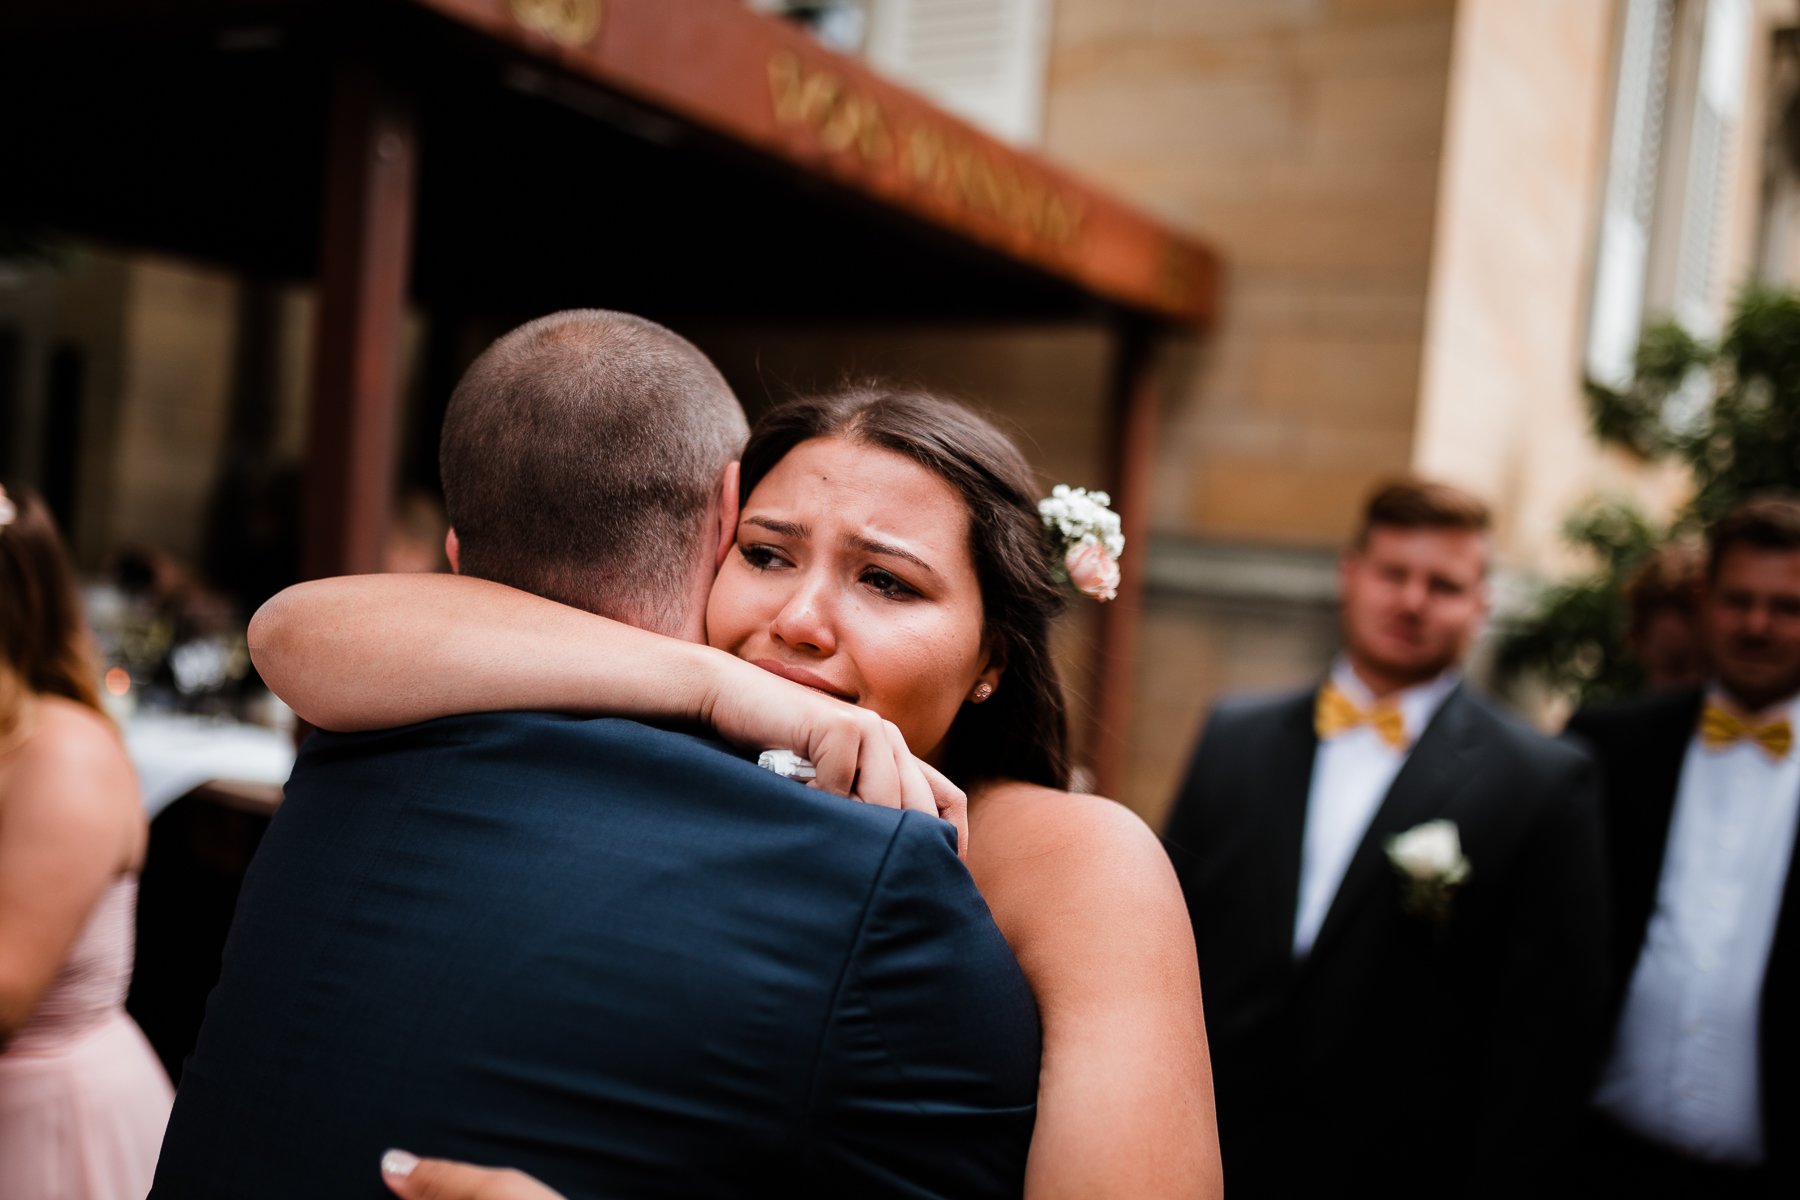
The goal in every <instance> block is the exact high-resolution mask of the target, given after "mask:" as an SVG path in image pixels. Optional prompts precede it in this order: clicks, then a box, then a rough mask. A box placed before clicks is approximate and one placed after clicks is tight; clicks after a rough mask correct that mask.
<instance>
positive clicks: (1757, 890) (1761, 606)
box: [1569, 498, 1800, 1197]
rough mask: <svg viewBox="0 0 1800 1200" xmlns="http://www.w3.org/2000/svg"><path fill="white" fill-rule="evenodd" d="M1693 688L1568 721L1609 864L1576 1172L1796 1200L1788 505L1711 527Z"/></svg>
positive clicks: (1758, 509)
mask: <svg viewBox="0 0 1800 1200" xmlns="http://www.w3.org/2000/svg"><path fill="white" fill-rule="evenodd" d="M1700 631H1701V638H1702V641H1703V643H1704V646H1705V650H1706V653H1707V657H1708V660H1709V661H1710V663H1711V666H1712V670H1713V681H1712V683H1711V684H1710V685H1709V686H1707V687H1704V688H1690V689H1686V690H1683V691H1677V692H1668V693H1661V694H1658V695H1655V696H1651V697H1649V698H1647V699H1643V700H1639V701H1635V702H1631V703H1626V704H1622V705H1618V706H1616V707H1611V708H1595V709H1590V710H1583V711H1582V712H1580V713H1577V714H1576V715H1575V717H1574V719H1573V720H1571V721H1570V723H1569V730H1570V732H1571V734H1573V735H1574V736H1576V737H1578V738H1580V739H1581V740H1583V741H1585V742H1586V743H1587V744H1588V746H1590V747H1591V748H1592V750H1593V752H1594V755H1595V757H1596V759H1597V760H1598V761H1599V764H1600V771H1601V779H1602V789H1603V794H1604V803H1605V816H1606V841H1607V849H1608V851H1609V854H1610V860H1611V864H1612V872H1611V875H1612V886H1613V911H1614V914H1615V916H1616V918H1617V920H1616V924H1615V926H1614V931H1613V937H1612V939H1611V943H1610V951H1611V959H1612V964H1613V968H1614V978H1615V984H1616V987H1615V991H1614V995H1613V1003H1612V1008H1611V1010H1610V1011H1611V1016H1612V1039H1611V1041H1610V1043H1609V1045H1608V1052H1607V1055H1606V1062H1605V1066H1604V1067H1603V1069H1602V1071H1601V1075H1600V1082H1599V1087H1598V1089H1597V1090H1596V1092H1595V1097H1594V1100H1595V1111H1596V1116H1595V1120H1594V1124H1593V1127H1592V1130H1591V1137H1590V1138H1589V1139H1587V1144H1586V1146H1585V1147H1584V1148H1585V1151H1586V1153H1585V1154H1584V1166H1585V1168H1586V1169H1587V1170H1588V1171H1589V1172H1591V1173H1592V1174H1593V1175H1594V1176H1595V1177H1596V1179H1597V1180H1603V1181H1605V1184H1606V1186H1608V1187H1610V1188H1617V1189H1618V1192H1619V1194H1621V1195H1625V1194H1629V1195H1633V1196H1646V1197H1655V1196H1707V1197H1732V1196H1794V1195H1800V1145H1797V1144H1796V1142H1795V1135H1796V1134H1797V1133H1800V1021H1796V1020H1795V1019H1794V1014H1795V1006H1796V1004H1800V878H1797V877H1796V875H1795V872H1794V871H1793V868H1792V864H1793V859H1794V851H1795V839H1796V837H1797V836H1800V833H1797V829H1800V755H1797V754H1796V753H1795V749H1794V745H1793V730H1794V724H1795V722H1796V720H1800V503H1797V502H1795V501H1793V500H1789V499H1775V498H1765V499H1761V500H1756V501H1752V502H1750V503H1748V504H1746V505H1744V506H1743V507H1741V508H1740V509H1738V510H1737V511H1735V512H1733V513H1732V514H1731V515H1729V516H1727V517H1725V518H1724V519H1722V520H1721V521H1720V522H1719V524H1718V525H1717V526H1716V527H1715V528H1714V530H1713V532H1712V537H1711V545H1710V548H1709V552H1708V562H1707V575H1706V585H1705V587H1704V589H1703V592H1702V599H1701V603H1700Z"/></svg>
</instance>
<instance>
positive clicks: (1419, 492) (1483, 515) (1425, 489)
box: [1355, 479, 1493, 547]
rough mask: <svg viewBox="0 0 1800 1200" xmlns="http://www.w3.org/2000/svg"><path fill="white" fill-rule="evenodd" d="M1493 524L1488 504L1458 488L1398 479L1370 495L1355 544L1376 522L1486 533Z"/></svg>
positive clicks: (1365, 538) (1363, 540)
mask: <svg viewBox="0 0 1800 1200" xmlns="http://www.w3.org/2000/svg"><path fill="white" fill-rule="evenodd" d="M1492 524H1493V518H1492V517H1491V516H1490V515H1489V513H1488V506H1487V505H1486V504H1484V503H1482V501H1481V500H1480V498H1478V497H1476V496H1474V495H1471V494H1470V493H1468V492H1465V491H1463V490H1462V489H1461V488H1459V487H1453V486H1452V485H1450V484H1448V483H1437V482H1434V481H1432V480H1426V479H1397V480H1394V481H1392V482H1390V483H1385V484H1382V485H1381V486H1380V487H1377V488H1376V489H1375V491H1374V492H1373V493H1372V494H1371V495H1370V496H1369V500H1368V503H1367V504H1365V505H1364V506H1363V516H1362V523H1361V524H1360V525H1359V526H1357V530H1356V543H1355V544H1356V545H1357V546H1358V547H1360V546H1362V545H1363V544H1364V543H1366V542H1367V541H1368V540H1369V531H1370V530H1372V529H1374V528H1375V527H1376V526H1378V525H1379V526H1386V527H1388V528H1392V529H1460V530H1464V531H1466V532H1469V533H1486V532H1487V531H1488V529H1489V528H1490V527H1491V526H1492Z"/></svg>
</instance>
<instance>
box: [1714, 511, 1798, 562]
mask: <svg viewBox="0 0 1800 1200" xmlns="http://www.w3.org/2000/svg"><path fill="white" fill-rule="evenodd" d="M1706 541H1707V554H1706V578H1707V579H1708V580H1712V579H1716V578H1718V575H1719V560H1720V559H1722V558H1724V557H1725V552H1726V551H1727V550H1730V549H1731V548H1732V547H1734V546H1749V547H1751V548H1752V549H1756V550H1775V551H1783V550H1800V500H1796V499H1794V498H1793V497H1792V496H1776V495H1767V496H1757V497H1754V498H1753V499H1750V500H1746V501H1744V502H1743V503H1742V504H1740V505H1738V506H1737V507H1736V508H1734V509H1732V510H1731V511H1730V512H1728V513H1726V514H1725V515H1724V516H1722V517H1720V518H1719V520H1718V522H1717V523H1716V524H1715V525H1714V526H1713V527H1712V529H1711V531H1710V532H1709V534H1708V536H1707V539H1706Z"/></svg>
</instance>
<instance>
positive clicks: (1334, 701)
mask: <svg viewBox="0 0 1800 1200" xmlns="http://www.w3.org/2000/svg"><path fill="white" fill-rule="evenodd" d="M1358 725H1367V726H1368V727H1369V728H1371V729H1373V730H1374V731H1375V733H1376V736H1378V737H1380V738H1381V740H1382V741H1384V742H1386V743H1387V744H1388V745H1390V746H1392V747H1393V748H1394V749H1396V750H1404V749H1406V718H1405V717H1403V716H1402V715H1401V714H1400V709H1399V708H1398V707H1397V706H1396V705H1395V704H1394V703H1393V702H1392V701H1391V700H1377V701H1376V702H1375V703H1373V704H1371V705H1370V706H1369V707H1367V708H1361V707H1359V706H1358V705H1357V703H1356V701H1354V700H1352V699H1351V698H1350V697H1348V696H1346V695H1344V693H1343V692H1341V691H1339V690H1338V688H1337V685H1336V684H1333V683H1328V684H1326V685H1325V686H1324V687H1322V688H1320V689H1319V702H1318V704H1317V706H1316V707H1314V709H1313V729H1314V730H1316V731H1317V732H1318V735H1319V737H1320V739H1321V740H1325V739H1329V738H1334V737H1336V736H1337V735H1338V734H1340V733H1347V732H1349V731H1350V730H1352V729H1355V728H1356V727H1357V726H1358Z"/></svg>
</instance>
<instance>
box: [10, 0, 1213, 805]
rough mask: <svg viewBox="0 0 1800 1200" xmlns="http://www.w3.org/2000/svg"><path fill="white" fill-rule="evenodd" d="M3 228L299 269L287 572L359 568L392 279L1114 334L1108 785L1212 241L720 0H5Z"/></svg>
mask: <svg viewBox="0 0 1800 1200" xmlns="http://www.w3.org/2000/svg"><path fill="white" fill-rule="evenodd" d="M0 104H3V105H4V111H6V112H7V113H8V114H9V116H8V119H7V120H6V122H5V123H4V127H0V162H4V163H5V164H6V166H7V182H6V184H5V186H4V187H0V221H5V222H7V223H11V224H14V225H18V226H23V227H27V228H30V227H36V226H41V227H44V228H48V229H54V230H56V231H59V232H65V233H71V234H75V235H79V236H84V237H92V238H97V239H100V240H103V241H107V242H110V243H113V244H118V245H123V246H131V247H141V248H147V249H155V250H163V251H169V252H174V253H178V254H182V255H186V256H190V257H194V258H198V259H201V260H204V261H210V262H215V263H219V264H222V265H225V266H228V267H230V268H232V269H235V270H240V271H243V272H246V273H248V274H252V275H255V276H257V277H260V278H274V279H312V280H315V281H316V285H317V296H318V307H317V314H318V315H317V330H316V336H315V339H314V346H313V354H314V360H313V368H312V371H313V373H312V408H311V412H310V417H309V420H310V425H309V430H310V432H309V444H308V461H307V472H308V474H307V486H306V500H305V505H306V509H305V517H306V522H305V523H306V539H307V540H306V544H305V564H306V570H307V572H308V573H309V574H313V575H323V574H336V573H343V572H356V571H367V570H373V569H375V566H376V564H377V562H378V554H379V550H380V546H381V543H382V537H383V533H384V522H385V521H386V519H387V512H388V506H389V502H390V500H391V497H392V493H393V485H394V480H393V473H394V460H395V440H396V427H397V411H398V406H399V397H400V390H401V389H400V384H401V380H400V378H399V363H398V348H399V344H400V337H399V334H400V330H401V324H402V320H403V317H404V313H405V311H406V306H407V305H408V303H409V302H410V303H413V304H416V305H418V306H419V307H420V308H422V309H424V310H425V311H427V312H441V311H449V312H462V313H475V312H483V313H496V314H513V315H519V316H529V315H535V314H537V313H540V312H546V311H550V310H553V309H556V308H560V307H569V306H575V305H593V306H605V307H614V308H625V309H630V310H633V311H638V312H644V313H647V314H649V315H652V316H655V317H656V318H657V319H659V320H663V321H665V322H669V323H672V324H676V325H679V323H680V322H681V321H682V320H683V319H684V318H685V319H697V318H721V317H737V318H743V317H754V318H756V319H758V320H770V319H774V320H782V321H793V322H806V321H816V320H839V319H844V318H850V319H856V320H863V321H869V320H876V321H894V322H903V321H909V320H912V321H916V320H920V319H922V318H923V319H929V320H932V321H944V320H957V321H963V320H966V321H969V322H971V323H974V322H983V321H990V322H991V321H1018V320H1034V321H1056V320H1072V321H1084V322H1089V323H1093V322H1100V323H1104V324H1105V325H1106V326H1108V327H1109V328H1110V329H1112V330H1113V331H1114V335H1115V339H1116V358H1115V363H1114V368H1113V370H1112V375H1111V381H1110V384H1109V387H1110V395H1109V397H1108V399H1109V402H1110V404H1111V412H1112V417H1111V428H1112V433H1113V445H1112V447H1111V459H1110V461H1111V473H1112V480H1111V484H1112V488H1113V492H1114V496H1115V499H1116V500H1117V502H1118V506H1119V508H1120V509H1121V511H1122V514H1123V516H1124V520H1125V525H1126V534H1127V537H1128V538H1130V539H1132V540H1133V542H1134V545H1135V547H1136V548H1137V551H1138V552H1137V553H1135V554H1128V555H1127V556H1126V558H1125V561H1124V582H1123V586H1122V590H1121V595H1120V598H1119V600H1118V602H1117V603H1115V604H1113V605H1111V606H1109V607H1108V608H1107V609H1106V610H1104V617H1103V619H1102V627H1101V629H1102V632H1101V638H1100V646H1099V654H1100V656H1101V659H1100V662H1099V664H1098V666H1099V670H1098V680H1099V690H1098V695H1097V696H1096V698H1095V707H1096V710H1097V721H1098V725H1097V729H1096V733H1097V735H1098V736H1097V737H1096V738H1095V740H1094V743H1093V750H1094V758H1095V768H1096V773H1097V776H1098V781H1099V784H1100V786H1101V788H1102V789H1103V790H1116V786H1117V783H1118V781H1119V779H1120V766H1121V756H1122V752H1123V747H1124V740H1123V736H1124V730H1125V726H1126V720H1127V715H1128V706H1129V694H1128V693H1129V686H1130V664H1131V661H1132V657H1133V654H1134V651H1135V644H1136V637H1137V624H1138V613H1139V601H1140V595H1141V588H1142V578H1143V566H1144V557H1145V556H1144V553H1143V548H1144V546H1145V544H1146V542H1145V539H1144V536H1143V535H1144V532H1145V524H1146V510H1147V507H1148V495H1147V490H1148V483H1149V477H1150V473H1151V470H1150V468H1151V462H1152V448H1153V447H1152V442H1153V439H1154V436H1155V429H1156V423H1157V406H1158V397H1157V388H1156V382H1155V381H1156V377H1157V373H1156V360H1157V348H1158V345H1159V343H1160V342H1161V340H1162V339H1163V338H1164V337H1165V336H1166V335H1167V334H1169V333H1170V332H1174V331H1178V330H1182V329H1190V330H1191V329H1197V328H1202V327H1204V326H1205V325H1206V323H1207V322H1208V321H1209V320H1210V319H1211V318H1212V316H1213V313H1214V306H1215V304H1216V298H1217V274H1218V269H1217V263H1216V260H1215V258H1214V256H1213V255H1212V254H1211V253H1210V252H1209V251H1208V250H1207V249H1206V248H1205V247H1203V246H1201V245H1198V244H1196V243H1194V242H1192V241H1190V240H1186V239H1184V238H1182V237H1180V236H1178V235H1176V234H1175V233H1173V232H1171V231H1169V230H1168V229H1166V228H1163V227H1161V226H1159V225H1158V224H1156V223H1154V222H1152V221H1151V220H1149V219H1147V218H1146V217H1144V216H1142V215H1140V214H1139V213H1137V212H1135V211H1134V210H1132V209H1131V208H1129V207H1128V206H1126V205H1124V204H1122V203H1120V202H1119V201H1117V200H1115V199H1113V198H1111V197H1109V196H1107V195H1106V194H1105V193H1103V192H1101V191H1099V190H1097V189H1095V188H1094V187H1092V186H1090V185H1088V184H1085V183H1083V182H1082V181H1080V180H1079V179H1077V178H1075V177H1074V176H1072V175H1070V174H1069V173H1068V172H1066V171H1063V170H1060V169H1058V168H1056V167H1054V166H1052V165H1050V164H1049V163H1047V162H1045V161H1043V160H1042V159H1040V158H1038V157H1036V156H1034V155H1031V154H1028V153H1025V152H1022V151H1019V150H1017V149H1014V148H1011V147H1009V146H1006V145H1003V144H1002V143H1000V142H997V141H995V140H993V139H992V138H990V137H988V136H986V135H984V134H982V133H980V132H978V131H977V130H975V129H974V128H973V127H971V126H969V125H968V124H966V123H964V122H962V121H960V120H958V119H957V118H954V117H952V116H950V115H948V114H946V113H944V112H943V111H941V110H939V109H937V108H935V107H933V106H932V105H930V104H929V103H927V102H926V101H924V100H922V99H921V98H919V97H918V96H916V95H914V94H912V93H910V92H908V91H906V90H904V89H903V88H901V87H898V86H896V85H894V84H893V83H891V82H889V81H887V80H885V79H883V78H881V77H880V76H878V75H876V74H875V73H873V72H872V71H870V70H869V69H868V68H867V67H866V66H864V65H863V64H861V63H860V62H858V61H855V60H852V59H847V58H844V57H842V56H839V55H836V54H833V53H831V52H830V51H827V50H825V49H823V48H822V47H820V46H819V45H818V44H816V43H815V42H814V41H813V40H811V39H810V38H809V37H808V36H807V35H806V34H805V33H804V32H803V31H801V30H798V29H796V28H794V27H792V26H789V25H787V24H786V23H784V22H781V21H778V20H774V19H770V18H768V17H765V16H762V15H760V14H758V13H756V12H754V11H752V10H750V9H749V8H747V7H746V6H745V5H743V4H742V3H740V2H739V0H341V2H339V0H11V2H10V3H8V4H6V5H5V6H0Z"/></svg>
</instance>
